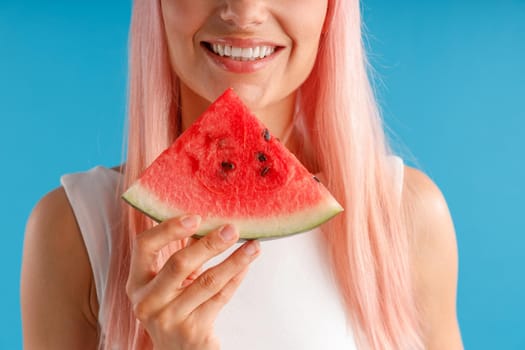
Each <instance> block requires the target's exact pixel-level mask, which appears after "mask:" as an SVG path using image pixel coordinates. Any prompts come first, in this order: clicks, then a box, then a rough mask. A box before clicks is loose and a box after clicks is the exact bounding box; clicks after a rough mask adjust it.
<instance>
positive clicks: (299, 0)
mask: <svg viewBox="0 0 525 350" xmlns="http://www.w3.org/2000/svg"><path fill="white" fill-rule="evenodd" d="M161 4H162V8H163V13H164V21H165V23H166V33H167V37H168V41H169V46H170V57H171V60H172V65H173V67H174V72H175V73H176V74H178V75H180V77H181V80H182V83H181V99H182V106H183V113H182V117H183V126H187V125H189V124H191V122H193V120H195V117H196V116H197V115H198V114H199V113H200V112H202V110H204V108H205V107H206V106H207V105H208V104H209V101H212V100H213V99H214V98H216V97H217V96H218V95H219V94H220V93H221V92H222V91H223V90H224V89H225V88H226V87H228V86H233V87H234V88H235V90H236V92H237V93H238V94H239V95H240V96H241V97H242V98H243V99H244V100H245V101H247V103H248V105H249V107H250V108H251V109H253V110H254V111H255V113H256V115H260V116H265V115H266V116H278V118H277V117H274V118H267V119H264V118H261V119H262V120H263V122H264V123H265V124H266V125H268V127H269V128H270V129H271V130H272V132H273V133H274V134H275V135H277V136H279V135H281V134H282V133H283V131H284V129H285V127H286V125H287V124H288V123H289V122H290V120H291V117H292V111H293V105H294V102H295V97H294V94H293V91H294V90H295V89H296V88H297V87H298V86H299V85H300V84H301V83H302V81H304V79H305V78H306V76H307V75H308V72H309V71H310V68H311V65H312V64H313V62H314V59H315V53H316V51H317V43H318V38H319V36H320V34H321V30H322V27H323V21H324V16H325V13H326V1H317V0H282V1H277V0H268V1H255V0H243V1H241V0H238V1H233V0H232V1H216V2H212V1H204V0H180V1H174V0H163V1H162V2H161ZM307 7H308V8H309V10H308V11H306V10H305V9H306V8H307ZM188 13H192V14H195V15H192V16H188V15H187V14H188ZM297 13H301V16H300V17H299V16H296V14H297ZM182 14H184V15H182ZM308 14H310V15H308ZM305 16H308V18H306V17H305ZM231 36H235V37H236V38H245V37H260V38H264V39H265V40H270V41H272V42H275V43H276V44H278V45H279V46H280V47H282V49H281V51H280V52H279V55H278V56H277V57H276V58H275V59H274V60H273V61H272V62H271V63H270V64H269V65H268V69H267V70H264V71H260V72H256V73H254V74H249V75H245V74H243V75H242V76H239V75H238V74H233V73H231V72H227V71H224V70H222V71H221V69H219V68H217V67H216V66H213V65H210V64H209V62H208V61H207V60H208V58H207V56H206V55H205V52H204V51H203V48H202V46H201V44H200V43H201V41H203V40H215V39H223V38H224V37H231ZM174 38H177V40H175V39H174ZM270 77H273V78H270ZM275 77H277V78H275ZM403 208H404V209H405V210H406V212H407V215H408V218H409V222H410V223H411V225H412V229H411V233H412V237H413V242H414V244H413V249H414V254H413V255H414V257H415V258H414V261H413V262H412V266H413V267H414V277H415V280H416V289H417V297H418V300H417V302H418V303H419V304H420V306H421V309H422V312H423V314H422V316H423V324H424V325H425V342H426V345H427V349H430V350H434V349H435V350H441V349H450V350H454V349H461V348H462V345H461V338H460V334H459V328H458V324H457V319H456V307H455V304H456V286H457V285H456V284H457V251H456V242H455V233H454V227H453V225H452V221H451V218H450V214H449V212H448V208H447V205H446V202H445V200H444V198H443V196H442V194H441V192H440V191H439V189H438V188H437V187H436V185H435V184H434V183H433V182H432V181H431V180H430V179H428V177H426V176H425V175H424V174H423V173H421V172H419V171H417V170H414V169H411V168H406V176H405V184H404V190H403ZM197 225H198V219H197V222H196V223H194V224H193V225H190V227H184V225H183V223H182V221H180V220H179V218H175V219H173V220H169V221H167V222H165V223H163V224H161V225H158V226H156V227H155V228H153V229H151V230H149V231H146V232H143V233H141V234H139V235H138V237H137V239H136V240H135V242H134V249H133V252H132V262H131V272H130V276H129V279H128V283H127V286H126V292H127V294H128V296H129V298H130V300H131V302H132V305H133V308H134V312H135V315H136V316H137V318H138V319H139V320H140V321H141V322H142V324H143V325H144V327H145V328H146V329H147V331H148V333H149V334H150V336H151V338H152V342H153V344H154V345H155V348H156V349H201V350H202V349H204V350H206V349H218V348H219V339H216V337H215V335H214V333H213V327H212V325H213V322H214V320H215V318H216V316H217V314H218V313H219V312H220V310H221V309H222V307H223V306H224V305H225V304H226V303H227V302H228V300H230V298H231V297H232V295H233V293H234V292H235V290H236V288H237V287H238V286H239V284H240V283H241V282H242V279H243V277H244V275H245V274H246V273H247V270H248V267H249V264H250V263H251V262H252V261H253V260H254V259H255V258H256V257H257V256H258V254H259V245H258V243H257V242H252V243H247V244H245V245H244V246H243V247H241V248H239V250H237V251H236V252H234V253H233V254H232V255H231V256H230V257H229V258H228V259H226V260H225V261H224V262H223V263H222V264H220V265H218V266H217V267H216V268H214V269H212V270H207V271H202V272H200V271H199V267H200V266H201V265H202V264H203V263H204V262H205V261H207V260H208V259H210V258H211V257H212V256H215V255H218V254H219V253H220V252H222V251H224V250H226V249H227V248H228V247H230V246H231V245H232V244H233V243H234V242H235V241H236V238H237V233H236V231H235V230H233V231H232V232H233V236H232V237H231V239H230V240H227V241H225V240H223V239H222V238H221V237H220V234H219V232H218V231H217V232H215V233H213V234H211V235H209V236H207V237H206V238H204V239H201V240H199V241H198V242H195V243H194V244H191V245H190V246H189V247H188V248H185V249H183V250H181V251H179V252H177V253H175V254H174V255H173V256H172V257H171V258H170V259H169V260H168V261H167V262H166V264H165V265H164V266H163V267H162V268H161V269H160V270H156V269H155V267H154V260H155V259H154V258H155V256H156V252H158V251H159V249H161V248H162V247H163V246H165V245H166V244H167V243H168V242H169V241H170V240H175V239H181V238H185V237H189V236H191V235H192V234H193V232H195V229H196V226H197ZM246 247H251V248H252V249H251V252H252V254H248V253H249V252H250V249H247V248H246ZM21 304H22V319H23V325H24V327H23V332H24V348H25V349H29V350H31V349H95V348H96V344H97V342H98V337H99V330H98V328H97V321H96V320H97V318H96V315H97V314H98V303H97V300H96V294H95V289H94V281H93V275H92V272H91V267H90V264H89V259H88V256H87V252H86V249H85V246H84V244H83V241H82V237H81V234H80V232H79V228H78V225H77V223H76V221H75V218H74V215H73V212H72V210H71V207H70V206H69V203H68V201H67V198H66V196H65V192H64V190H63V189H62V188H59V189H56V190H54V191H52V192H51V193H49V194H48V195H46V196H45V197H44V198H43V199H42V200H41V201H40V202H39V203H38V204H37V205H36V207H35V208H34V210H33V212H32V214H31V216H30V218H29V220H28V223H27V228H26V238H25V246H24V258H23V266H22V277H21Z"/></svg>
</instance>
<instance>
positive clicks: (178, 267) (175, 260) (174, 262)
mask: <svg viewBox="0 0 525 350" xmlns="http://www.w3.org/2000/svg"><path fill="white" fill-rule="evenodd" d="M188 269H189V261H188V259H186V258H185V257H184V256H183V255H180V254H175V255H173V256H172V257H171V258H170V261H169V263H168V270H169V273H170V274H171V275H178V274H180V273H181V271H187V270H188Z"/></svg>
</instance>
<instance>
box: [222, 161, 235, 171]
mask: <svg viewBox="0 0 525 350" xmlns="http://www.w3.org/2000/svg"><path fill="white" fill-rule="evenodd" d="M221 167H222V170H224V171H231V170H234V169H235V164H233V163H231V162H222V163H221Z"/></svg>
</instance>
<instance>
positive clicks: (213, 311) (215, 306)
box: [189, 266, 249, 324]
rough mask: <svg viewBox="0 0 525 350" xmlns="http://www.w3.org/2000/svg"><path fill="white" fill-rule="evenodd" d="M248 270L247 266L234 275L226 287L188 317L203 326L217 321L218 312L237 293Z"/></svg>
mask: <svg viewBox="0 0 525 350" xmlns="http://www.w3.org/2000/svg"><path fill="white" fill-rule="evenodd" d="M248 270H249V268H248V266H247V267H245V268H244V270H242V271H241V272H240V273H238V274H237V275H235V276H234V277H233V278H232V279H231V280H230V281H229V282H228V283H226V285H225V286H224V287H223V288H222V289H221V290H220V291H219V292H218V293H217V294H215V295H214V296H213V297H211V298H210V299H209V300H208V301H206V302H205V303H204V304H202V305H201V306H199V307H198V308H197V309H195V310H194V311H193V312H192V313H191V314H190V316H189V317H190V318H195V319H198V320H199V321H200V322H202V323H204V324H213V323H214V322H215V320H216V319H217V315H218V314H219V312H220V311H221V310H222V308H223V307H224V306H225V305H226V304H227V303H228V302H229V301H230V300H231V298H232V297H233V295H234V294H235V292H236V291H237V288H239V286H240V285H241V282H242V281H243V280H244V277H245V276H246V273H248Z"/></svg>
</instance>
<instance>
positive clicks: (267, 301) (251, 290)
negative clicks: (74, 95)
mask: <svg viewBox="0 0 525 350" xmlns="http://www.w3.org/2000/svg"><path fill="white" fill-rule="evenodd" d="M389 161H390V162H391V164H392V167H393V172H392V174H393V179H392V181H393V182H394V184H395V186H396V187H397V189H398V193H399V194H400V193H401V190H402V184H403V171H404V170H403V169H404V167H403V161H402V160H401V158H399V157H397V156H391V157H389ZM119 179H120V174H119V173H118V172H116V171H114V170H111V169H108V168H104V167H100V166H98V167H95V168H93V169H91V170H89V171H87V172H82V173H74V174H67V175H64V176H62V177H61V183H62V186H63V187H64V189H65V192H66V195H67V197H68V200H69V202H70V204H71V207H72V208H73V212H74V214H75V217H76V220H77V222H78V225H79V228H80V231H81V234H82V237H83V240H84V243H85V245H86V249H87V253H88V256H89V260H90V263H91V268H92V272H93V277H94V281H95V286H96V292H97V297H98V300H99V304H100V306H101V308H102V305H103V304H102V302H101V301H102V300H103V299H104V291H105V288H106V282H107V275H108V269H109V263H110V255H111V238H110V237H111V235H112V232H114V227H115V225H116V224H117V223H118V212H117V210H118V209H117V208H118V201H119V200H120V198H119V196H118V194H117V193H116V189H117V185H118V183H119ZM260 243H261V254H260V256H259V257H258V258H257V259H256V260H255V261H254V262H253V263H252V264H251V266H250V268H249V271H248V274H247V275H246V277H245V279H244V280H243V282H242V283H241V285H240V286H239V288H238V289H237V291H236V292H235V294H234V295H233V297H232V299H231V300H230V302H229V303H228V304H227V305H225V307H224V308H223V309H222V310H221V312H220V313H219V315H218V318H217V319H216V322H215V332H216V335H217V337H218V338H219V339H220V341H221V346H222V349H225V350H241V349H242V350H245V349H251V350H263V349H302V350H318V349H331V350H339V349H341V350H343V349H344V350H355V349H356V346H355V343H354V337H353V334H352V330H351V327H350V325H349V324H347V321H346V320H347V318H346V314H345V308H344V304H343V301H342V297H341V295H340V293H339V290H338V287H337V284H336V280H335V278H334V277H333V275H332V272H331V267H330V260H329V257H328V255H327V252H326V251H325V249H323V241H322V237H321V234H320V230H319V229H314V230H312V231H310V232H306V233H302V234H298V235H293V236H290V237H286V238H281V239H276V240H268V241H261V242H260ZM240 244H241V243H237V244H235V245H234V246H233V247H231V248H230V249H229V250H228V251H226V252H224V253H223V254H220V255H219V256H216V257H214V258H213V259H211V260H210V261H209V262H207V263H206V264H205V266H204V268H205V269H206V268H208V267H210V266H213V265H215V264H217V263H219V262H221V261H222V260H223V259H225V258H226V257H227V256H228V255H229V254H230V253H231V252H232V251H233V250H234V249H236V248H237V247H238V246H239V245H240ZM103 314H104V313H103V310H102V309H101V310H100V311H99V323H100V325H101V328H102V329H104V327H103V326H104V324H105V320H104V319H103V318H102V317H101V315H103Z"/></svg>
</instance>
